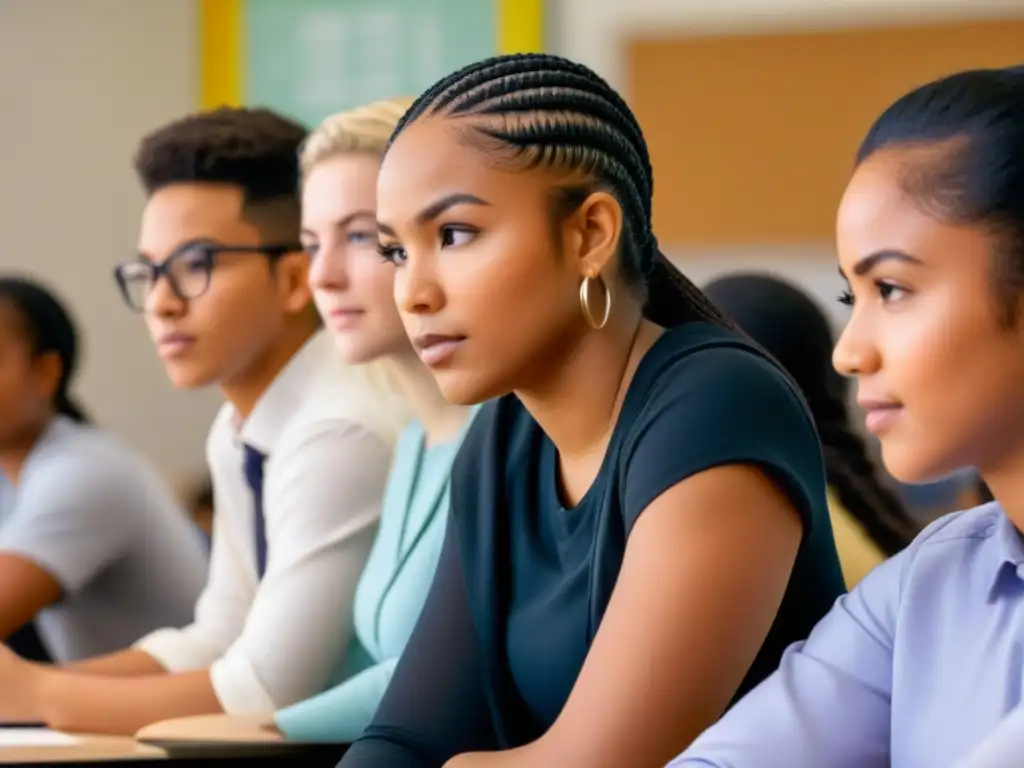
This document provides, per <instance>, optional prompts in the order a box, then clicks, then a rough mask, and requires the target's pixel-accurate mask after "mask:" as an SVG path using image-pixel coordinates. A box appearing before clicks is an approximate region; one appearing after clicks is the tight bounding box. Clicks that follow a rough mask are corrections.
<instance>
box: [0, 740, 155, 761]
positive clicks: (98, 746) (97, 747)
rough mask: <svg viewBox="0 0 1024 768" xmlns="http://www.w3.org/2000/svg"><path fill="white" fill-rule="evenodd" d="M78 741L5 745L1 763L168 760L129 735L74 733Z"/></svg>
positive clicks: (0, 753)
mask: <svg viewBox="0 0 1024 768" xmlns="http://www.w3.org/2000/svg"><path fill="white" fill-rule="evenodd" d="M72 736H73V737H74V738H76V739H78V743H77V744H69V745H67V746H64V745H60V746H52V747H3V748H0V764H11V763H16V764H22V765H24V764H26V763H28V764H30V765H57V764H60V763H84V764H86V765H93V766H95V765H108V764H110V765H113V764H123V763H125V762H128V763H131V762H136V761H142V760H145V761H150V760H164V759H166V758H167V753H166V752H164V750H162V749H160V748H158V747H153V746H150V745H146V744H140V743H138V742H137V741H135V739H132V738H130V737H128V736H90V735H78V734H72Z"/></svg>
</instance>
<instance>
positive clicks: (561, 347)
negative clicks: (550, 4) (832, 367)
mask: <svg viewBox="0 0 1024 768" xmlns="http://www.w3.org/2000/svg"><path fill="white" fill-rule="evenodd" d="M651 194H652V187H651V166H650V161H649V159H648V154H647V148H646V146H645V143H644V139H643V136H642V134H641V131H640V127H639V125H638V124H637V122H636V119H635V118H634V117H633V115H632V113H631V112H630V110H629V108H628V107H627V106H626V104H625V103H624V102H623V100H622V99H621V98H620V97H619V96H618V95H617V94H616V93H615V91H613V90H612V89H611V88H610V87H609V86H608V85H607V84H606V83H605V82H604V81H603V80H601V79H600V78H599V77H597V76H596V75H595V74H594V73H593V72H591V71H590V70H589V69H587V68H585V67H583V66H580V65H578V64H574V63H572V62H569V61H566V60H565V59H561V58H557V57H554V56H547V55H539V54H522V55H515V56H504V57H499V58H494V59H489V60H487V61H483V62H479V63H477V64H473V65H471V66H469V67H467V68H465V69H463V70H461V71H459V72H456V73H455V74H453V75H451V76H449V77H446V78H445V79H444V80H442V81H441V82H439V83H438V84H437V85H435V86H434V87H433V88H431V89H430V90H429V91H427V92H426V93H425V94H423V95H422V96H421V97H420V98H419V99H418V100H417V101H416V102H415V103H414V104H413V106H412V107H411V108H410V109H409V111H408V113H407V114H406V115H405V117H404V118H403V119H402V121H401V122H400V123H399V125H398V128H397V129H396V131H395V134H394V135H393V137H392V141H391V144H390V146H389V148H388V150H387V152H386V154H385V155H384V159H383V163H382V166H381V171H380V176H379V179H378V187H377V217H378V231H379V238H380V250H381V253H382V255H383V257H384V258H385V259H387V260H389V261H392V262H394V263H395V264H396V265H397V270H396V279H395V298H396V302H397V304H398V308H399V310H400V312H401V315H402V318H403V322H404V323H405V326H406V330H407V332H408V334H409V336H410V337H411V338H412V340H413V343H414V345H415V347H416V349H417V350H418V351H419V354H420V356H421V358H422V359H423V361H424V362H425V363H426V364H427V365H428V366H429V367H430V369H431V370H432V372H433V374H434V376H435V377H436V379H437V382H438V384H439V386H440V388H441V390H442V392H443V393H444V395H445V397H446V398H447V399H449V400H451V401H453V402H457V403H466V404H469V403H481V402H484V401H490V402H488V403H487V404H486V405H485V406H484V407H483V409H482V410H481V411H480V412H479V414H478V416H477V418H476V420H475V422H474V425H473V426H472V427H471V429H470V431H469V433H468V434H467V435H466V438H465V442H464V444H463V448H462V451H461V452H460V454H459V457H458V459H457V460H456V462H455V465H454V468H453V474H452V480H451V518H450V521H449V524H448V529H447V534H446V536H447V538H446V541H445V543H444V545H443V548H442V553H441V556H440V562H439V566H438V570H437V573H436V575H435V578H434V582H433V585H432V587H431V591H430V594H429V596H428V598H427V601H426V604H425V607H424V609H423V613H422V615H421V617H420V620H419V623H418V625H417V627H416V629H415V630H414V632H413V635H412V637H411V638H410V642H409V645H408V646H407V648H406V651H405V653H404V655H403V656H402V658H401V660H400V661H399V663H398V666H397V668H396V669H395V672H394V677H393V678H392V681H391V685H390V686H389V689H388V691H387V693H386V694H385V696H384V699H383V701H382V703H381V706H380V708H379V709H378V711H377V715H376V717H375V719H374V721H373V723H372V724H371V725H370V726H369V728H368V729H367V730H366V731H365V733H364V735H363V737H362V738H361V739H360V740H358V741H357V742H356V743H355V744H354V745H353V746H352V748H351V749H350V750H349V752H348V754H347V755H346V757H345V759H344V760H343V761H342V765H343V766H345V768H364V767H365V766H374V767H375V768H376V767H380V766H386V768H428V767H434V766H438V767H439V766H447V768H490V767H492V766H493V768H499V767H502V766H508V767H509V768H517V767H518V766H524V767H526V766H529V767H530V768H533V767H534V766H542V767H545V768H546V767H548V766H551V767H552V768H562V767H563V766H564V767H565V768H572V767H573V766H585V767H586V768H603V767H604V766H608V767H609V768H612V767H614V768H621V766H627V765H628V766H630V768H655V767H656V766H662V765H664V763H665V762H666V761H667V760H668V759H669V758H670V757H671V756H672V755H673V754H676V753H677V752H679V751H680V750H681V749H682V748H684V747H685V746H686V745H687V744H689V742H690V741H691V740H692V739H693V738H695V737H696V736H697V734H699V733H700V732H701V731H702V730H704V729H705V728H706V727H707V726H708V725H710V724H711V723H712V722H714V721H715V720H716V719H717V718H718V717H719V716H720V715H721V714H722V712H723V711H725V710H726V709H727V708H728V707H729V705H730V702H731V701H732V700H733V699H734V698H735V697H737V696H738V695H740V694H742V693H743V692H745V691H746V690H748V689H749V688H750V687H751V686H753V685H755V684H756V683H757V682H758V681H760V680H761V679H762V678H763V677H765V676H766V675H767V674H769V673H770V672H771V671H772V670H773V669H774V668H775V667H776V666H777V665H778V661H779V658H780V656H781V654H782V650H783V649H784V648H785V647H786V646H787V645H788V644H789V643H790V642H792V641H794V640H798V639H800V638H802V637H804V636H805V635H806V633H807V632H808V631H809V629H810V628H811V627H812V626H813V625H814V623H815V622H816V621H817V620H818V619H819V618H820V617H821V616H822V615H823V614H824V613H825V612H826V611H827V610H828V608H829V607H830V606H831V604H832V603H833V602H834V600H835V599H836V597H837V596H838V595H839V594H841V593H842V591H843V580H842V574H841V571H840V568H839V563H838V559H837V556H836V552H835V546H834V544H833V541H832V532H831V528H830V526H829V520H828V509H827V506H826V496H825V475H824V470H823V464H822V456H821V449H820V447H819V443H818V439H817V435H816V433H815V430H814V423H813V420H812V418H811V415H810V413H809V411H808V409H807V406H806V404H805V402H804V400H803V398H802V396H801V395H800V393H799V390H798V389H797V388H796V386H795V384H794V383H793V382H792V381H791V380H790V379H789V378H788V376H787V375H786V374H785V373H784V372H783V371H782V370H781V368H780V367H779V366H778V364H777V363H776V362H775V361H774V360H772V359H771V358H770V357H769V356H768V355H767V354H766V353H765V352H763V351H762V350H761V349H760V348H759V347H758V346H756V345H755V344H753V343H752V342H751V341H749V340H748V339H746V337H745V336H743V335H742V333H741V332H739V331H738V330H737V329H736V328H735V327H734V326H733V325H732V324H731V323H730V322H729V321H728V320H727V319H726V318H725V317H724V316H723V315H722V314H721V312H719V311H718V310H717V309H716V308H715V307H714V305H713V304H712V303H711V302H710V301H709V300H708V299H707V298H706V297H705V296H704V295H703V294H702V293H701V292H700V290H698V289H697V288H696V287H695V286H694V285H693V284H692V283H690V282H689V281H688V280H687V279H686V278H685V277H683V275H682V274H680V273H679V272H678V271H677V270H676V269H675V268H673V267H672V266H671V265H670V264H669V262H668V261H667V260H666V258H665V257H664V256H663V255H662V254H661V253H660V251H659V250H658V246H657V244H656V241H655V238H654V235H653V233H652V231H651Z"/></svg>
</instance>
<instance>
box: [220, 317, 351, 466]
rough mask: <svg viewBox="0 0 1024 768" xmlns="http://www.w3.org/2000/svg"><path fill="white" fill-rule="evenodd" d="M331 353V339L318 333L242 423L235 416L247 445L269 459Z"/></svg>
mask: <svg viewBox="0 0 1024 768" xmlns="http://www.w3.org/2000/svg"><path fill="white" fill-rule="evenodd" d="M331 353H332V349H331V342H330V337H329V336H328V334H327V332H326V331H323V330H321V331H318V332H317V333H316V334H314V335H313V336H311V337H310V338H309V340H308V341H306V343H305V344H304V345H303V346H302V348H301V349H299V351H298V352H296V353H295V355H294V356H292V359H291V360H289V361H288V364H287V365H285V367H284V368H282V369H281V372H280V373H278V374H277V377H276V378H275V379H274V380H273V381H272V382H271V383H270V386H269V387H267V388H266V390H265V391H264V392H263V394H262V395H260V398H259V400H257V401H256V406H255V407H254V408H253V409H252V413H250V414H249V418H247V419H246V420H245V421H244V422H242V423H241V424H239V422H238V419H237V414H236V415H235V420H234V423H235V427H236V434H237V435H238V437H239V439H240V440H241V441H242V442H243V443H245V444H246V445H251V446H252V447H253V448H255V449H257V450H258V451H260V452H261V453H263V454H266V455H269V454H270V453H271V451H273V450H274V444H275V443H276V442H277V440H278V438H280V437H281V434H282V433H283V432H284V430H285V427H287V426H288V422H289V421H291V419H292V417H293V416H294V415H295V413H296V411H298V410H299V408H300V407H301V406H302V404H303V402H304V401H305V399H306V395H307V393H308V392H309V390H310V388H311V386H312V384H313V382H314V381H315V379H316V377H317V374H318V373H319V372H320V370H321V369H322V366H323V361H324V359H325V358H328V359H329V358H330V355H331Z"/></svg>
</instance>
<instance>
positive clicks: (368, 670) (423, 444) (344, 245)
mask: <svg viewBox="0 0 1024 768" xmlns="http://www.w3.org/2000/svg"><path fill="white" fill-rule="evenodd" d="M409 103H410V102H408V101H404V100H391V101H381V102H376V103H374V104H370V105H368V106H365V107H362V108H360V109H355V110H352V111H350V112H344V113H341V114H338V115H335V116H333V117H330V118H328V119H327V120H325V121H324V123H323V124H321V125H320V126H319V127H318V128H317V129H316V130H315V131H314V132H313V133H312V134H311V135H310V137H309V139H308V140H307V141H306V143H305V145H304V147H303V150H302V154H301V166H302V175H303V195H302V240H303V244H304V246H305V247H306V249H307V250H308V251H309V253H310V254H311V256H312V257H313V264H312V269H311V273H310V281H311V283H312V286H313V289H314V296H315V299H316V303H317V307H318V309H319V311H320V313H321V315H322V316H323V319H324V323H325V324H326V326H327V328H328V330H329V331H330V332H331V334H332V335H333V337H334V340H335V343H336V346H337V348H338V351H339V352H340V354H341V357H342V358H343V359H344V360H345V361H347V362H350V363H365V362H368V361H371V360H376V361H378V365H383V366H385V367H386V368H387V370H388V372H389V373H390V375H391V376H393V379H394V384H395V386H396V388H397V389H398V391H400V392H401V393H403V395H404V397H405V399H406V401H407V404H408V406H409V408H410V410H411V412H412V413H413V415H414V417H415V420H414V421H413V422H412V423H411V424H410V425H409V426H408V428H407V429H406V430H405V432H404V433H403V434H402V436H401V438H400V439H399V443H398V446H397V448H396V452H395V457H394V462H393V464H392V468H391V473H390V475H389V478H388V486H387V490H386V492H385V495H384V505H383V510H382V515H381V525H380V531H379V533H378V536H377V539H376V541H375V543H374V546H373V550H372V551H371V553H370V558H369V560H368V562H367V564H366V568H365V570H364V571H363V574H362V576H361V578H360V582H359V587H358V589H357V592H356V600H355V607H354V613H355V616H354V619H355V630H356V631H355V634H356V640H355V641H354V642H353V644H352V646H351V647H350V648H349V652H348V654H347V657H346V658H345V659H344V661H343V664H342V669H341V670H340V674H339V675H338V679H340V682H337V684H336V685H335V687H333V688H331V689H329V690H327V691H326V692H324V693H322V694H321V695H319V696H316V697H314V698H312V699H308V700H307V701H304V702H301V703H299V704H296V705H294V706H291V707H288V708H287V709H284V710H281V711H279V712H278V713H277V714H276V715H275V716H274V718H273V721H270V720H269V718H266V717H255V718H238V717H226V716H215V717H211V718H188V719H186V720H179V721H171V722H165V723H160V724H157V725H155V726H151V727H150V728H148V729H146V730H145V731H144V732H143V733H141V734H140V736H143V737H148V738H175V737H182V738H223V739H229V740H246V741H251V740H275V739H280V738H282V737H284V738H287V739H291V740H295V741H302V742H332V743H347V742H350V741H353V740H355V739H356V738H357V737H358V736H359V735H360V734H361V733H362V731H363V729H364V728H365V727H366V726H367V725H368V724H369V722H370V719H371V718H372V716H373V714H374V712H375V711H376V709H377V705H378V704H379V702H380V699H381V697H382V696H383V694H384V690H385V689H386V688H387V685H388V683H389V682H390V679H391V673H392V671H393V669H394V666H395V663H396V662H397V660H398V657H399V655H400V654H401V653H402V650H403V649H404V647H405V644H406V642H407V640H408V639H409V635H410V634H411V632H412V629H413V626H414V624H415V623H416V619H417V618H418V616H419V614H420V610H421V608H422V607H423V602H424V599H425V598H426V593H427V589H428V587H429V585H430V583H431V580H432V578H433V574H434V570H435V567H436V565H437V560H438V556H439V553H440V549H441V541H442V539H443V537H444V529H445V521H446V517H447V512H448V475H449V473H450V470H451V465H452V461H453V460H454V458H455V454H456V453H457V451H458V448H459V445H460V444H461V442H462V435H463V434H464V432H465V428H466V426H467V425H468V423H469V421H470V416H471V414H472V412H473V411H472V409H470V408H466V407H464V406H458V405H452V404H449V403H448V402H446V401H445V400H444V398H443V397H442V396H441V392H440V390H439V389H438V386H437V384H436V383H435V382H434V379H433V377H432V376H431V374H430V372H429V370H428V369H427V367H426V366H425V365H424V364H423V363H422V362H421V361H420V359H419V356H418V355H417V354H416V351H415V350H414V349H413V347H412V344H411V343H410V342H409V339H408V337H407V336H406V334H405V331H404V329H403V327H402V322H401V319H400V318H399V315H398V311H397V309H396V307H395V303H394V298H393V295H392V294H393V283H394V272H395V267H394V265H393V264H391V263H388V262H386V261H384V260H383V259H381V257H380V255H379V254H378V253H377V250H376V249H377V231H376V184H377V169H378V167H379V165H380V158H381V155H382V153H383V151H384V147H385V145H386V143H387V141H388V139H389V137H390V136H391V133H392V131H393V130H394V128H395V125H396V124H397V123H398V120H399V118H400V117H401V116H402V114H403V112H404V111H405V109H406V107H408V105H409ZM325 599H329V596H325ZM325 682H326V681H325Z"/></svg>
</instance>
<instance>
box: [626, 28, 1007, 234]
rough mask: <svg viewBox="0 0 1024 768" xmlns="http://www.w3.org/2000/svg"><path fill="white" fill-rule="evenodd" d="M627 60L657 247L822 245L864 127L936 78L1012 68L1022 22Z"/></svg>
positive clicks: (878, 32) (757, 40)
mask: <svg viewBox="0 0 1024 768" xmlns="http://www.w3.org/2000/svg"><path fill="white" fill-rule="evenodd" d="M628 60H629V91H628V98H629V101H630V104H631V106H632V107H633V108H634V110H635V111H636V114H637V117H638V118H639V119H640V123H641V125H642V126H643V128H644V133H645V135H646V137H647V140H648V143H649V145H650V149H651V156H652V161H653V163H654V176H655V196H654V218H655V228H656V231H657V232H658V236H659V238H660V240H661V241H662V242H663V243H665V244H688V245H689V244H698V245H720V244H734V243H740V244H742V243H786V242H799V241H809V240H819V241H820V240H822V239H826V240H831V239H832V237H833V223H834V218H835V209H836V205H837V203H838V200H839V197H840V195H841V194H842V189H843V186H844V184H845V182H846V180H847V178H848V176H849V172H850V169H851V164H852V160H853V154H854V152H855V151H856V148H857V145H858V143H859V142H860V140H861V138H862V137H863V135H864V133H865V132H866V131H867V129H868V127H869V126H870V124H871V122H872V121H873V120H874V119H875V117H877V116H878V114H879V113H880V112H881V111H882V110H883V109H884V108H885V107H886V106H887V105H888V104H889V103H890V102H891V101H893V100H894V99H895V98H896V97H898V96H899V95H900V94H902V93H903V92H905V91H907V90H909V89H910V88H912V87H913V86H915V85H917V84H920V83H923V82H925V81H927V80H930V79H933V78H935V77H938V76H940V75H942V74H945V73H949V72H953V71H956V70H960V69H967V68H971V67H983V66H1005V65H1008V64H1014V63H1024V21H1021V20H1007V21H1003V22H977V23H960V24H955V25H942V26H928V27H906V28H887V29H863V30H842V31H836V32H829V33H809V34H786V35H770V36H768V35H765V36H761V35H750V36H730V37H697V38H692V37H691V38H678V39H672V40H666V39H658V40H635V41H632V42H631V43H629V47H628Z"/></svg>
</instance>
